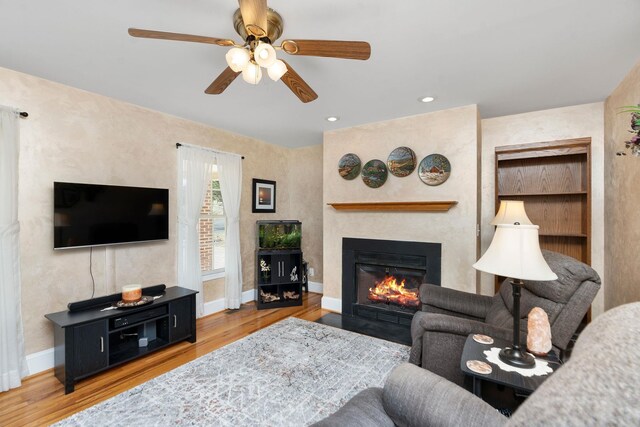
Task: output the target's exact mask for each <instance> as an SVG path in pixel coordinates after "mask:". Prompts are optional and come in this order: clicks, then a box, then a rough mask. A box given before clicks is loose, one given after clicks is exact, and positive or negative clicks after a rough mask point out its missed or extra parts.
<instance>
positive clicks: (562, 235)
mask: <svg viewBox="0 0 640 427" xmlns="http://www.w3.org/2000/svg"><path fill="white" fill-rule="evenodd" d="M538 235H539V236H540V237H580V238H587V237H589V236H587V235H586V234H585V233H544V232H542V233H539V234H538Z"/></svg>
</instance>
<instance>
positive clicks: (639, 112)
mask: <svg viewBox="0 0 640 427" xmlns="http://www.w3.org/2000/svg"><path fill="white" fill-rule="evenodd" d="M621 113H631V129H630V130H629V133H631V134H633V136H632V137H631V139H630V140H628V141H625V142H624V146H625V147H626V148H627V149H628V150H631V154H633V155H634V156H636V157H640V104H639V105H628V106H625V107H622V111H621ZM617 154H618V155H619V156H623V155H624V152H621V153H617Z"/></svg>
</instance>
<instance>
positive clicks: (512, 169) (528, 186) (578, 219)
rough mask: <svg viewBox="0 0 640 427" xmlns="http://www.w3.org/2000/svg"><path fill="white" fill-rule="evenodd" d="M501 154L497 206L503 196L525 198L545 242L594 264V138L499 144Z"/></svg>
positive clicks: (497, 153)
mask: <svg viewBox="0 0 640 427" xmlns="http://www.w3.org/2000/svg"><path fill="white" fill-rule="evenodd" d="M495 156H496V157H495V160H496V176H495V182H496V195H495V202H496V204H495V209H496V212H497V210H498V207H499V206H500V201H501V200H523V201H524V206H525V209H526V211H527V215H528V216H529V218H530V219H531V221H532V222H533V223H534V224H536V225H539V226H540V247H541V248H543V249H549V250H552V251H555V252H560V253H563V254H566V255H569V256H571V257H573V258H576V259H578V260H580V261H582V262H584V263H586V264H590V263H591V138H577V139H568V140H562V141H550V142H540V143H533V144H521V145H511V146H505V147H496V149H495ZM498 286H499V283H496V290H497V287H498Z"/></svg>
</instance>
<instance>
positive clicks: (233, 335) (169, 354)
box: [0, 293, 329, 426]
mask: <svg viewBox="0 0 640 427" xmlns="http://www.w3.org/2000/svg"><path fill="white" fill-rule="evenodd" d="M321 297H322V295H320V294H314V293H309V294H305V295H304V298H303V305H302V306H301V307H287V308H279V309H271V310H257V309H256V306H255V304H254V303H249V304H245V305H243V306H242V308H241V309H240V310H235V311H231V310H229V311H223V312H220V313H216V314H213V315H211V316H207V317H203V318H201V319H198V320H197V322H196V326H197V338H198V339H197V342H196V343H194V344H190V343H188V342H182V343H179V344H176V345H173V346H170V347H167V348H165V349H163V350H160V351H158V352H156V353H153V354H150V355H148V356H145V357H143V358H141V359H138V360H135V361H132V362H128V363H125V364H123V365H120V366H118V367H115V368H113V369H110V370H108V371H105V372H103V373H100V374H97V375H95V376H93V377H90V378H87V379H85V380H82V381H80V382H79V383H78V384H76V386H75V391H74V392H73V393H70V394H68V395H65V394H64V387H63V385H62V384H61V383H60V382H59V381H58V380H57V379H56V378H55V377H54V375H53V370H49V371H45V372H42V373H39V374H36V375H33V376H31V377H28V378H26V379H25V380H24V381H23V383H22V386H21V387H19V388H17V389H13V390H10V391H7V392H4V393H0V426H25V425H28V426H44V425H49V424H52V423H54V422H56V421H59V420H61V419H63V418H66V417H68V416H70V415H72V414H74V413H76V412H78V411H81V410H83V409H86V408H88V407H90V406H92V405H95V404H96V403H99V402H102V401H103V400H106V399H108V398H110V397H112V396H115V395H116V394H118V393H121V392H123V391H125V390H128V389H130V388H132V387H135V386H137V385H138V384H141V383H143V382H145V381H148V380H150V379H152V378H155V377H157V376H158V375H161V374H163V373H165V372H167V371H170V370H171V369H174V368H176V367H178V366H180V365H183V364H185V363H187V362H190V361H192V360H194V359H196V358H198V357H200V356H202V355H205V354H207V353H209V352H211V351H213V350H215V349H217V348H220V347H222V346H224V345H226V344H229V343H231V342H233V341H236V340H238V339H240V338H242V337H245V336H247V335H249V334H251V333H253V332H255V331H257V330H259V329H262V328H264V327H267V326H269V325H271V324H272V323H275V322H277V321H279V320H282V319H284V318H286V317H290V316H295V317H298V318H301V319H305V320H310V321H314V320H317V319H319V318H320V317H322V316H323V315H324V314H326V313H329V311H327V310H322V309H321V308H320V299H321Z"/></svg>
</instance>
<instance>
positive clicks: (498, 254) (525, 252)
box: [473, 224, 558, 280]
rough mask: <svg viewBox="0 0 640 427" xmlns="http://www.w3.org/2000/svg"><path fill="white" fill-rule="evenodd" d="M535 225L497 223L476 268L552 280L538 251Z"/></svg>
mask: <svg viewBox="0 0 640 427" xmlns="http://www.w3.org/2000/svg"><path fill="white" fill-rule="evenodd" d="M539 228H540V227H538V226H537V225H508V224H499V225H498V227H497V228H496V233H495V234H494V235H493V240H492V241H491V244H490V245H489V249H487V251H486V252H485V253H484V255H482V257H481V258H480V259H479V260H478V262H476V263H475V264H473V268H475V269H476V270H480V271H484V272H485V273H491V274H496V275H499V276H505V277H510V278H512V279H522V280H555V279H557V278H558V276H557V275H556V274H555V273H554V272H553V271H551V269H550V268H549V265H548V264H547V262H546V261H545V260H544V257H543V256H542V252H541V251H540V242H539V240H538V229H539Z"/></svg>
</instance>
